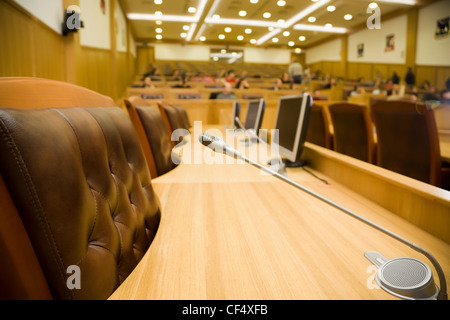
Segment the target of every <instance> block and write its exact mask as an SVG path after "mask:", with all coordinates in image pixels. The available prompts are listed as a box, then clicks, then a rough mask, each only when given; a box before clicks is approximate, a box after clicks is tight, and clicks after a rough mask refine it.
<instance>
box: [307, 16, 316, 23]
mask: <svg viewBox="0 0 450 320" xmlns="http://www.w3.org/2000/svg"><path fill="white" fill-rule="evenodd" d="M308 21H309V22H315V21H316V17H309V18H308Z"/></svg>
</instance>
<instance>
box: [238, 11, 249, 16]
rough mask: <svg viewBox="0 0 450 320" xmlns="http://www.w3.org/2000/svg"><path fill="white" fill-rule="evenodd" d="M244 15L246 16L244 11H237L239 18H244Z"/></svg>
mask: <svg viewBox="0 0 450 320" xmlns="http://www.w3.org/2000/svg"><path fill="white" fill-rule="evenodd" d="M246 15H247V11H245V10H241V11H239V16H241V17H245V16H246Z"/></svg>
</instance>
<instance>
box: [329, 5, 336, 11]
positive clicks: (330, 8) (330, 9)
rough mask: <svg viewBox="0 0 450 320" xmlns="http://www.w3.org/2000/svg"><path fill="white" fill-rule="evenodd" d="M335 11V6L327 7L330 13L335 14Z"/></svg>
mask: <svg viewBox="0 0 450 320" xmlns="http://www.w3.org/2000/svg"><path fill="white" fill-rule="evenodd" d="M334 10H336V7H335V6H328V7H327V11H329V12H333V11H334Z"/></svg>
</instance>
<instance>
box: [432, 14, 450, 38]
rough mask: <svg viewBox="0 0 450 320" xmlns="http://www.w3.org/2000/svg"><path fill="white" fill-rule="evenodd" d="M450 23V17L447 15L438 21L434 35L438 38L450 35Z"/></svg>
mask: <svg viewBox="0 0 450 320" xmlns="http://www.w3.org/2000/svg"><path fill="white" fill-rule="evenodd" d="M449 24H450V17H446V18H443V19H439V20H438V21H436V31H435V33H434V37H435V38H436V39H441V38H446V37H447V36H448V28H449Z"/></svg>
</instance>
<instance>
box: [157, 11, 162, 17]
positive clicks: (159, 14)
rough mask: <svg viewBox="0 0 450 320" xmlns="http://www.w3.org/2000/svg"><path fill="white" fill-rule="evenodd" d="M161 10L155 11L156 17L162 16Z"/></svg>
mask: <svg viewBox="0 0 450 320" xmlns="http://www.w3.org/2000/svg"><path fill="white" fill-rule="evenodd" d="M162 15H163V14H162V12H161V11H155V16H157V17H162Z"/></svg>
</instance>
